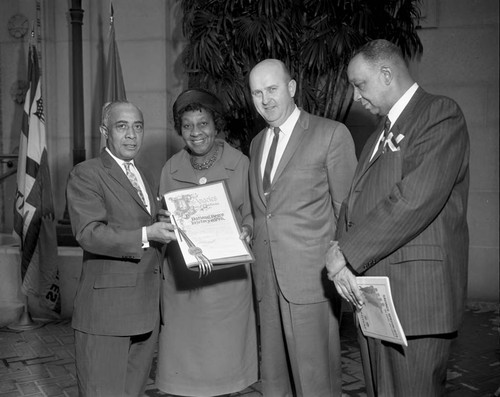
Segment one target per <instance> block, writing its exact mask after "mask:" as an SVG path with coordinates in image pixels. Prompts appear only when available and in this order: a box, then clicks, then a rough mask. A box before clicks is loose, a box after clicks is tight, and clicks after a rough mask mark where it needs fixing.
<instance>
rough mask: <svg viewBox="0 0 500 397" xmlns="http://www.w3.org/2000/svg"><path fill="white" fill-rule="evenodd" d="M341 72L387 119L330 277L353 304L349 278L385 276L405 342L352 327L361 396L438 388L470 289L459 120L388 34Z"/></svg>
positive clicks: (359, 183) (347, 208)
mask: <svg viewBox="0 0 500 397" xmlns="http://www.w3.org/2000/svg"><path fill="white" fill-rule="evenodd" d="M347 73H348V77H349V81H350V83H351V84H352V86H353V88H354V100H356V101H360V102H361V104H362V105H363V106H364V107H365V108H366V109H367V110H368V111H370V112H371V113H373V114H378V115H381V116H388V122H387V125H388V128H385V131H382V130H383V129H384V128H383V125H384V121H385V118H384V120H383V122H381V124H380V126H379V128H378V129H377V130H376V131H375V133H374V134H372V135H371V136H370V138H369V139H368V141H367V142H366V144H365V147H364V148H363V152H362V153H361V156H360V158H359V164H358V167H357V169H356V174H355V176H354V179H353V183H352V187H351V190H350V194H349V197H348V198H347V199H346V201H345V202H344V203H343V206H342V210H341V214H340V218H339V219H340V223H339V225H338V227H337V240H338V242H335V243H333V244H332V247H331V249H330V250H329V252H328V255H327V270H328V276H329V278H330V279H332V280H333V281H334V283H335V285H336V288H337V290H338V292H339V294H340V295H341V296H342V297H343V298H344V299H346V300H348V301H349V302H351V303H353V304H354V305H355V306H357V307H360V306H361V305H362V304H363V297H362V294H361V292H360V290H359V289H358V287H357V285H356V278H355V276H359V275H366V276H388V277H389V280H390V283H391V290H392V294H393V297H394V303H395V307H396V311H397V313H398V316H399V318H400V320H401V324H402V326H403V330H404V332H405V334H406V336H407V339H408V347H402V346H400V345H395V344H392V343H388V342H382V341H380V340H379V339H373V338H364V337H363V335H362V334H360V335H359V336H360V342H361V347H362V358H363V364H364V371H365V378H366V381H367V382H366V383H367V389H368V394H369V395H372V396H415V397H421V396H442V395H444V390H445V381H446V367H447V359H448V357H449V351H450V344H451V342H452V340H453V338H454V337H455V336H456V334H457V330H458V327H459V324H460V321H461V319H462V314H463V310H464V304H465V295H466V289H467V260H468V246H469V238H468V228H467V218H466V213H467V197H468V190H469V137H468V133H467V127H466V123H465V120H464V117H463V114H462V112H461V110H460V108H459V107H458V105H457V104H456V103H455V102H454V101H452V100H451V99H449V98H446V97H442V96H434V95H430V94H428V93H427V92H425V91H424V90H423V89H422V88H420V87H419V86H418V85H417V84H416V83H415V82H414V80H413V79H412V77H411V75H410V73H409V71H408V68H407V65H406V63H405V61H404V59H403V56H402V54H401V52H400V50H399V48H398V47H397V46H395V45H394V44H392V43H390V42H388V41H385V40H375V41H372V42H369V43H367V44H366V45H365V46H363V47H362V48H361V49H360V50H359V51H357V53H356V54H355V55H354V56H353V58H352V59H351V61H350V63H349V66H348V70H347ZM389 124H390V125H389Z"/></svg>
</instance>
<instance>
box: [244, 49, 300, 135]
mask: <svg viewBox="0 0 500 397" xmlns="http://www.w3.org/2000/svg"><path fill="white" fill-rule="evenodd" d="M249 83H250V92H251V94H252V99H253V103H254V105H255V108H256V109H257V111H258V112H259V114H260V115H261V116H262V117H263V118H264V120H266V122H267V123H268V124H269V125H270V126H272V127H279V126H281V125H282V124H283V123H284V122H285V121H286V120H287V119H288V117H290V115H291V114H292V112H293V111H294V109H295V102H294V100H293V97H294V96H295V89H296V83H295V80H293V79H292V78H291V76H290V72H289V71H288V69H287V67H286V65H285V64H284V63H283V62H282V61H280V60H277V59H266V60H264V61H262V62H259V63H258V64H257V65H255V66H254V68H253V69H252V70H251V71H250V75H249Z"/></svg>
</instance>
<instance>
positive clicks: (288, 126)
mask: <svg viewBox="0 0 500 397" xmlns="http://www.w3.org/2000/svg"><path fill="white" fill-rule="evenodd" d="M299 116H300V110H299V108H298V107H297V105H295V109H293V112H292V114H291V115H290V116H288V118H287V119H286V121H285V122H284V123H283V124H281V125H280V126H279V127H280V130H281V132H282V133H283V134H285V135H291V134H292V131H293V129H294V128H295V124H297V120H298V119H299ZM270 130H271V131H272V130H273V129H272V127H270Z"/></svg>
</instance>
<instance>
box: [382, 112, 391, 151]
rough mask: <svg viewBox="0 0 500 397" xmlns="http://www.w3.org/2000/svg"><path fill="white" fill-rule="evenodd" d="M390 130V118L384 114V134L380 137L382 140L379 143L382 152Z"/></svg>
mask: <svg viewBox="0 0 500 397" xmlns="http://www.w3.org/2000/svg"><path fill="white" fill-rule="evenodd" d="M390 131H391V120H389V117H388V116H385V121H384V136H383V137H382V142H381V143H380V144H381V145H382V153H385V146H386V145H385V141H386V140H387V137H388V136H389V132H390Z"/></svg>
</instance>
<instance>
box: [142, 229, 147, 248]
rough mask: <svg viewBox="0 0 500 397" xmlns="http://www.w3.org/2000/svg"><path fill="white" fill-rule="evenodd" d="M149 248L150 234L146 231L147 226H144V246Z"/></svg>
mask: <svg viewBox="0 0 500 397" xmlns="http://www.w3.org/2000/svg"><path fill="white" fill-rule="evenodd" d="M141 248H149V240H148V234H147V233H146V226H143V227H142V247H141Z"/></svg>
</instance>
